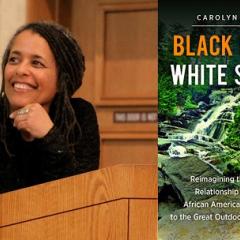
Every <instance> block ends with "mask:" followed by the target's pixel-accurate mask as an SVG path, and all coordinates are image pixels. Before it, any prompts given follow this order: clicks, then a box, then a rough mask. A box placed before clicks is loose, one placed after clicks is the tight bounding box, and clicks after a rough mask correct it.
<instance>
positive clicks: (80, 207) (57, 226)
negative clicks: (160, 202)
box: [0, 164, 157, 240]
mask: <svg viewBox="0 0 240 240" xmlns="http://www.w3.org/2000/svg"><path fill="white" fill-rule="evenodd" d="M156 238H157V167H156V166H155V165H145V164H143V165H119V166H113V167H109V168H103V169H100V170H97V171H92V172H89V173H85V174H80V175H76V176H72V177H68V178H64V179H59V180H56V181H52V182H48V183H44V184H39V185H36V186H33V187H29V188H25V189H20V190H17V191H12V192H9V193H4V194H1V195H0V239H1V240H38V239H39V240H40V239H41V240H42V239H44V240H75V239H76V240H106V239H108V240H141V239H143V240H146V239H148V240H155V239H156Z"/></svg>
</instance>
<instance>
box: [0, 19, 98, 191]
mask: <svg viewBox="0 0 240 240" xmlns="http://www.w3.org/2000/svg"><path fill="white" fill-rule="evenodd" d="M56 39H57V40H56ZM2 70H3V86H2V90H1V99H0V104H1V106H0V109H1V110H0V192H6V191H10V190H14V189H17V188H22V187H27V186H31V185H34V184H38V183H43V182H46V181H50V180H54V179H58V178H62V177H66V176H70V175H73V174H78V173H82V172H86V171H90V170H94V169H97V168H98V165H99V132H98V124H97V118H96V114H95V110H94V108H93V106H92V105H91V104H90V103H89V102H87V101H85V100H83V99H72V98H71V96H72V95H73V93H74V92H75V91H76V90H77V89H78V88H79V87H80V86H81V84H82V78H83V72H84V70H85V64H84V56H83V54H82V51H81V49H80V47H79V46H78V44H77V42H76V41H75V40H74V38H73V37H72V36H71V34H70V33H69V32H68V31H67V30H66V29H64V28H63V27H61V26H59V25H56V24H53V23H43V22H37V23H30V24H27V25H25V26H23V27H21V28H20V29H19V30H18V31H17V32H16V33H15V35H14V36H13V38H12V39H11V41H10V42H9V44H8V47H7V49H6V51H5V54H4V57H3V61H2Z"/></svg>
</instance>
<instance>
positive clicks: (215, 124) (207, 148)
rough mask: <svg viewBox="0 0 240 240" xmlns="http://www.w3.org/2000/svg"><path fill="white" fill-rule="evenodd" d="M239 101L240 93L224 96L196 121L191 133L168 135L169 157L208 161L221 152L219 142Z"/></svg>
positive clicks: (221, 146)
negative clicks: (187, 157)
mask: <svg viewBox="0 0 240 240" xmlns="http://www.w3.org/2000/svg"><path fill="white" fill-rule="evenodd" d="M213 93H214V92H213ZM239 100H240V93H238V94H237V95H235V96H232V95H228V96H225V97H224V98H223V99H222V101H219V102H218V103H217V104H216V105H215V106H214V107H212V108H211V109H209V110H208V111H207V112H206V113H205V114H204V115H203V116H202V117H201V118H200V119H199V120H198V122H197V124H196V126H195V128H194V129H193V130H192V131H191V132H186V133H176V134H174V133H169V134H168V139H170V140H171V142H172V143H171V145H170V147H169V148H168V154H169V156H170V157H185V156H188V155H191V154H195V155H197V156H198V157H199V158H200V159H202V160H208V159H209V157H210V155H213V154H214V153H217V152H221V151H223V150H224V146H223V145H222V144H221V141H222V140H223V139H224V137H225V133H226V129H227V126H228V125H229V123H231V122H232V121H233V117H234V111H233V108H234V107H235V106H237V105H238V102H239Z"/></svg>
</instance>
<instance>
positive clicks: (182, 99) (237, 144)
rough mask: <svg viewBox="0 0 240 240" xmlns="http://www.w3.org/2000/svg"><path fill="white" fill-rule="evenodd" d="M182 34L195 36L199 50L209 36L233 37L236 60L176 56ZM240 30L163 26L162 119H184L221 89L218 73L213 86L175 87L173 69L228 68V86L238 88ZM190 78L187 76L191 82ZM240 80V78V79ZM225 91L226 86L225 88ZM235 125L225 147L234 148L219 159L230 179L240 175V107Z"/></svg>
mask: <svg viewBox="0 0 240 240" xmlns="http://www.w3.org/2000/svg"><path fill="white" fill-rule="evenodd" d="M174 34H180V35H182V36H186V35H191V49H192V50H193V51H194V50H196V48H197V44H198V39H199V36H200V35H205V36H206V37H207V39H208V38H209V37H210V36H211V35H213V34H216V35H232V39H231V43H230V46H231V49H232V52H233V56H231V57H228V56H217V57H213V56H210V55H208V56H198V57H187V56H181V57H176V56H173V36H174ZM239 43H240V29H238V28H231V29H228V28H223V29H221V28H217V29H216V28H215V29H214V28H207V27H206V28H193V29H186V28H185V27H184V26H183V25H180V24H175V25H171V26H167V25H165V24H164V23H162V22H159V42H158V57H159V58H158V71H159V77H158V93H159V94H158V101H159V104H158V110H159V115H160V117H161V119H169V118H173V117H175V116H178V115H180V114H181V113H182V112H183V111H185V110H189V109H195V108H197V105H198V102H199V101H205V102H208V101H209V98H208V97H209V94H210V93H211V92H212V90H215V89H219V88H221V86H218V83H217V80H218V76H217V71H214V76H213V82H214V84H213V85H209V84H208V83H206V84H205V85H188V83H187V82H185V84H184V85H183V86H174V85H173V79H172V75H171V69H170V65H171V64H174V65H177V64H179V65H183V64H187V65H189V64H191V65H193V66H194V65H196V64H203V65H206V64H216V65H218V64H227V70H226V78H225V81H226V82H227V86H228V87H231V88H235V87H238V86H237V85H236V83H235V78H237V76H236V73H235V71H234V69H235V66H236V65H238V64H240V54H239V53H240V48H239ZM187 77H188V76H186V78H187ZM204 78H205V79H206V80H208V79H209V75H208V72H207V71H206V72H205V73H204ZM238 78H239V79H240V77H238ZM224 87H225V86H224ZM235 111H236V112H235V117H234V122H233V123H232V124H230V125H229V128H228V132H227V137H226V139H225V140H224V142H223V144H224V145H227V146H228V147H230V149H232V150H230V151H228V152H227V154H225V153H222V154H220V155H219V163H218V164H219V168H220V169H221V170H222V171H223V172H224V173H225V174H227V175H229V174H232V175H237V174H240V153H238V151H239V150H240V106H239V107H237V108H236V109H235Z"/></svg>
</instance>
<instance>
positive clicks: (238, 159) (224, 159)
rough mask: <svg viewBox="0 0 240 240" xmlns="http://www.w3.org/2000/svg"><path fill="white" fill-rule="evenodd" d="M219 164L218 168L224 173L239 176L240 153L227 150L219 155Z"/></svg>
mask: <svg viewBox="0 0 240 240" xmlns="http://www.w3.org/2000/svg"><path fill="white" fill-rule="evenodd" d="M219 159H220V161H219V164H217V168H218V169H220V170H221V171H222V172H223V174H224V175H227V176H239V174H240V153H239V152H236V151H232V150H231V151H227V152H225V153H222V154H220V155H219Z"/></svg>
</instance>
